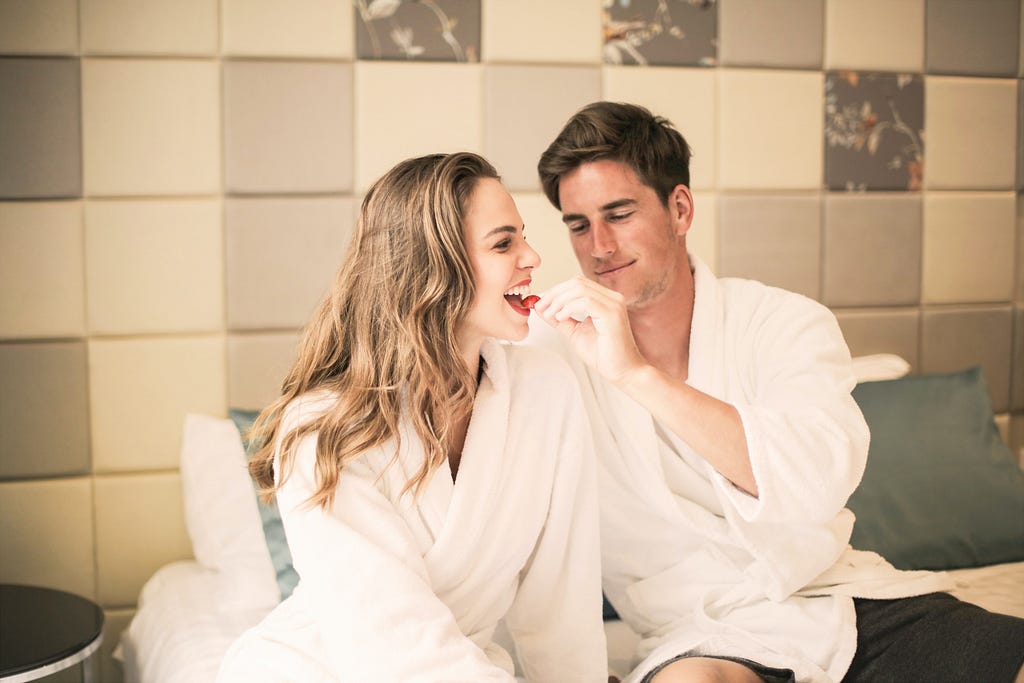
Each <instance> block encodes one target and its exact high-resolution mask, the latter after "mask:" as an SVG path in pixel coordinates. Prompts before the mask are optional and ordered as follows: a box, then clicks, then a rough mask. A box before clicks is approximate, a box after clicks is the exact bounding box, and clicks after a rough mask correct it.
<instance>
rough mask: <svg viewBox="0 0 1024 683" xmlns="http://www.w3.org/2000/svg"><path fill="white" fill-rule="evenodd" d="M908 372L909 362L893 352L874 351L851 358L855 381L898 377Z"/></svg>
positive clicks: (875, 380)
mask: <svg viewBox="0 0 1024 683" xmlns="http://www.w3.org/2000/svg"><path fill="white" fill-rule="evenodd" d="M908 372H910V363H908V362H907V361H905V360H904V359H903V358H901V357H899V356H897V355H896V354H894V353H876V354H873V355H870V356H857V357H856V358H854V359H853V374H854V375H856V376H857V383H858V384H860V383H861V382H878V381H880V380H885V379H899V378H900V377H903V376H905V375H906V374H907V373H908Z"/></svg>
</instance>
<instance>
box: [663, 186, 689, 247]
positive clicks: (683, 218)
mask: <svg viewBox="0 0 1024 683" xmlns="http://www.w3.org/2000/svg"><path fill="white" fill-rule="evenodd" d="M668 208H669V213H670V216H671V218H672V222H673V223H674V224H675V228H676V234H677V235H685V234H686V233H687V231H688V230H689V229H690V225H691V224H692V223H693V195H692V194H690V188H688V187H687V186H686V185H682V184H680V185H676V186H675V187H674V188H672V192H671V193H670V194H669V196H668Z"/></svg>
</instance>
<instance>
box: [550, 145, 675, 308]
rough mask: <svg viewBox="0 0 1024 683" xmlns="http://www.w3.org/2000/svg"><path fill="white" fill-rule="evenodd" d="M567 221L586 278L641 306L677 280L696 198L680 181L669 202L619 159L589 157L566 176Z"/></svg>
mask: <svg viewBox="0 0 1024 683" xmlns="http://www.w3.org/2000/svg"><path fill="white" fill-rule="evenodd" d="M558 196H559V200H560V201H561V204H562V220H563V221H564V222H565V225H566V227H568V228H569V237H570V239H571V241H572V248H573V251H575V252H576V260H578V261H579V263H580V268H581V270H582V272H583V274H584V275H585V276H586V277H588V278H589V279H591V280H593V281H594V282H597V283H599V284H601V285H604V286H605V287H608V288H609V289H613V290H615V291H617V292H619V293H620V294H622V295H623V296H624V297H625V299H626V306H627V307H628V308H630V309H639V308H642V307H643V306H644V305H646V304H648V303H650V302H652V301H655V300H657V299H658V298H659V297H661V296H662V295H663V294H664V293H665V291H667V290H668V289H669V288H670V287H671V286H672V285H673V283H674V282H675V279H676V277H677V275H678V274H679V272H680V269H681V268H689V265H688V261H687V258H686V238H685V234H686V231H687V230H688V229H689V227H690V218H691V216H692V213H693V199H692V197H691V195H690V191H689V189H688V188H686V186H685V185H677V186H676V188H675V189H674V190H673V192H672V196H671V197H669V206H668V207H666V206H665V205H664V204H662V203H661V201H660V200H659V199H658V195H657V194H656V193H655V191H654V190H653V189H652V188H650V187H648V186H647V185H644V184H643V183H642V182H641V181H640V178H639V177H638V176H637V174H636V173H635V172H634V171H633V170H632V169H631V168H630V167H629V166H627V165H625V164H623V163H621V162H618V161H609V160H601V161H592V162H588V163H585V164H583V165H581V166H580V167H579V168H577V169H575V170H573V171H571V172H569V173H567V174H566V175H564V176H562V179H561V181H560V182H559V192H558Z"/></svg>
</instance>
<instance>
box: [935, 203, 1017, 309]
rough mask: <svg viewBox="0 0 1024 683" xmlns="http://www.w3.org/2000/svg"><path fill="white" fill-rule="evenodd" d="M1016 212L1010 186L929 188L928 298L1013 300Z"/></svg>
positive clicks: (936, 301)
mask: <svg viewBox="0 0 1024 683" xmlns="http://www.w3.org/2000/svg"><path fill="white" fill-rule="evenodd" d="M1015 213H1016V198H1015V196H1014V195H1013V193H1010V192H999V193H992V192H930V193H928V194H926V195H925V200H924V251H923V285H922V297H923V300H924V301H925V302H926V303H960V302H976V301H977V302H985V301H1011V300H1012V299H1013V284H1014V273H1013V268H1014V263H1013V261H1014V230H1015V227H1016V226H1015V223H1016V215H1015Z"/></svg>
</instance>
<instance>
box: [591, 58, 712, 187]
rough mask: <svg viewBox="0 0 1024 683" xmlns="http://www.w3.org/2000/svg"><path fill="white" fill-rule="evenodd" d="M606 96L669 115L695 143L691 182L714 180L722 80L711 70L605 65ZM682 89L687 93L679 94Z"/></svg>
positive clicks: (694, 184)
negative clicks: (719, 84) (719, 82)
mask: <svg viewBox="0 0 1024 683" xmlns="http://www.w3.org/2000/svg"><path fill="white" fill-rule="evenodd" d="M602 73H603V74H604V99H606V100H611V101H613V102H632V103H634V104H639V105H641V106H644V107H647V108H648V109H650V110H651V111H652V112H653V113H654V114H656V115H658V116H664V117H665V118H667V119H668V120H669V121H671V122H672V124H673V125H674V126H675V128H676V130H678V131H679V132H680V133H682V134H683V137H684V138H686V142H687V144H689V145H690V151H691V154H692V157H691V159H690V187H692V188H698V189H705V188H711V187H714V185H715V173H716V170H717V163H716V162H717V153H716V143H715V128H716V125H717V112H718V107H717V101H718V100H717V85H716V83H717V81H716V77H715V72H714V70H711V69H697V68H690V69H680V68H669V67H649V68H637V67H635V66H606V67H604V69H603V70H602ZM680 93H686V96H685V97H680Z"/></svg>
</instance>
